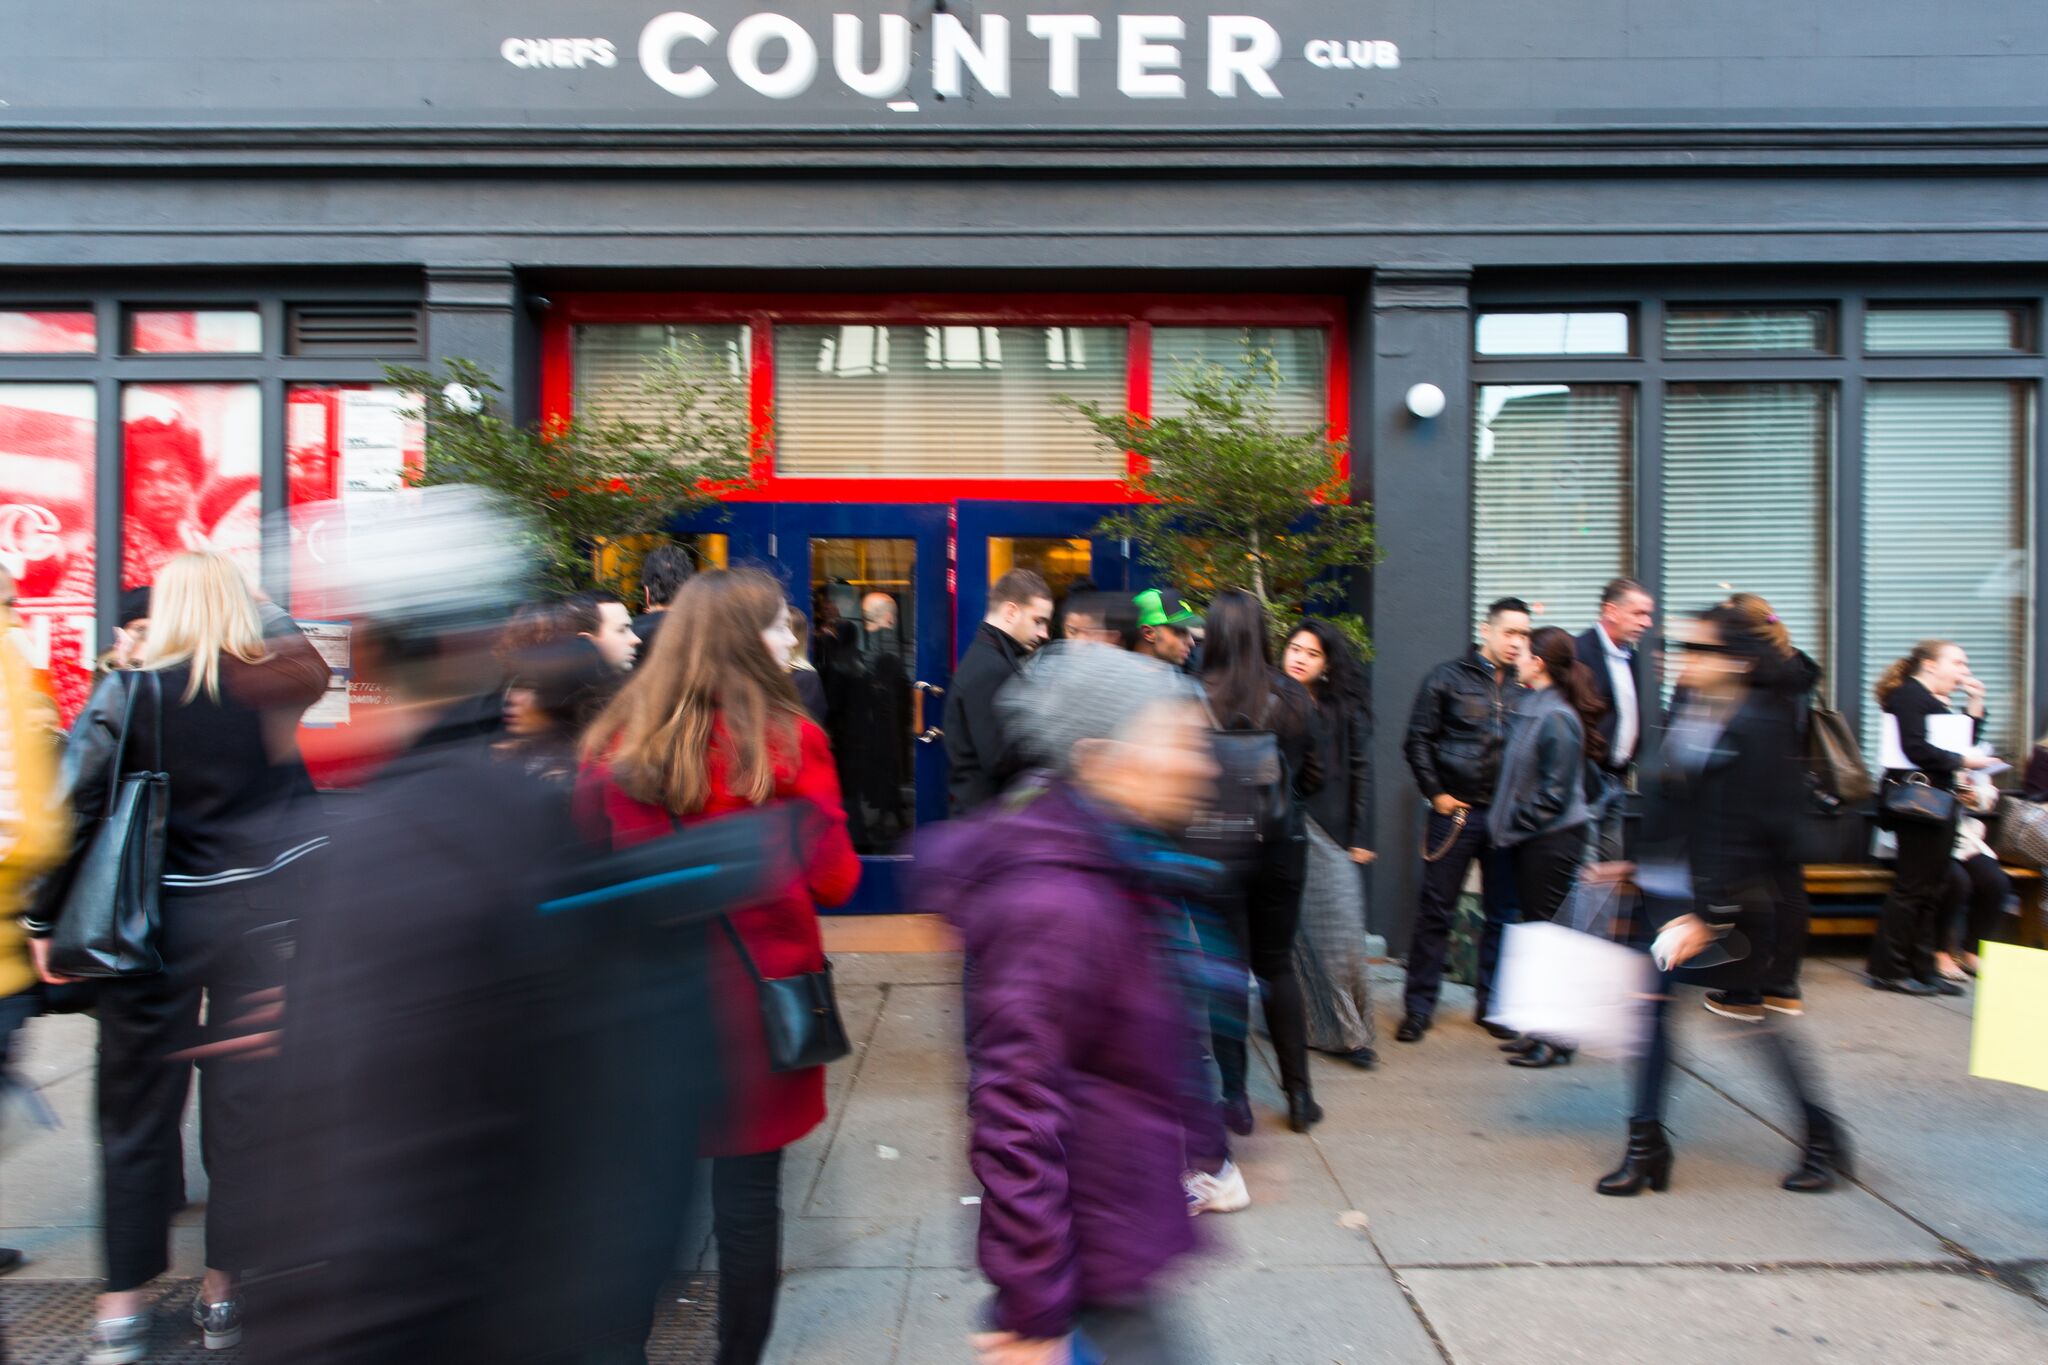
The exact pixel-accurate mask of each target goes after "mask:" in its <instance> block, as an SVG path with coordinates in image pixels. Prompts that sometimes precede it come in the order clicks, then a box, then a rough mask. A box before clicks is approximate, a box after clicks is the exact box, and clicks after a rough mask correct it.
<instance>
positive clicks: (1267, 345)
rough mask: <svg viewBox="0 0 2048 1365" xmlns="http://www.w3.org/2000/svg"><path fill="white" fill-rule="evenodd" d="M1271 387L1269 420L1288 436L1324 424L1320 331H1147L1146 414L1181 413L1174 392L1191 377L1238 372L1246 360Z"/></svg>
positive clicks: (1324, 360)
mask: <svg viewBox="0 0 2048 1365" xmlns="http://www.w3.org/2000/svg"><path fill="white" fill-rule="evenodd" d="M1248 358H1249V361H1250V363H1251V364H1252V365H1254V366H1257V367H1259V368H1261V369H1264V368H1266V367H1268V366H1270V370H1269V371H1268V374H1269V375H1270V376H1271V378H1272V379H1273V380H1275V381H1277V382H1276V383H1275V386H1274V388H1273V391H1272V392H1273V414H1274V416H1275V417H1277V418H1278V419H1279V421H1280V423H1281V425H1282V426H1283V427H1284V428H1286V429H1289V430H1307V429H1308V428H1310V427H1320V426H1325V425H1327V424H1328V423H1329V420H1330V398H1329V364H1330V339H1329V335H1328V334H1327V333H1326V332H1324V331H1323V329H1322V328H1320V327H1155V328H1153V329H1152V375H1153V380H1152V411H1153V413H1154V414H1155V415H1163V416H1176V415H1179V414H1180V413H1183V412H1185V411H1186V410H1187V400H1186V399H1184V398H1182V397H1181V396H1180V394H1179V393H1178V392H1177V385H1179V384H1181V383H1182V382H1184V380H1185V379H1186V377H1188V376H1189V374H1190V372H1192V371H1200V370H1203V369H1213V368H1221V369H1223V370H1226V371H1229V372H1231V373H1238V372H1241V371H1243V369H1244V368H1245V366H1246V363H1247V359H1248Z"/></svg>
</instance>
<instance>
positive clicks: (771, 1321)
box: [711, 1150, 782, 1365]
mask: <svg viewBox="0 0 2048 1365" xmlns="http://www.w3.org/2000/svg"><path fill="white" fill-rule="evenodd" d="M711 1228H712V1235H713V1236H714V1237H715V1238H716V1240H717V1242H718V1365H755V1362H756V1361H758V1360H760V1359H761V1356H762V1353H763V1352H764V1351H766V1350H767V1347H768V1334H769V1332H771V1331H772V1330H774V1327H775V1296H776V1294H777V1293H778V1292H780V1290H781V1285H782V1152H781V1151H780V1150H776V1151H773V1152H756V1153H754V1154H752V1155H750V1156H721V1157H714V1158H713V1159H712V1162H711Z"/></svg>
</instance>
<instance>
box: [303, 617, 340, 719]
mask: <svg viewBox="0 0 2048 1365" xmlns="http://www.w3.org/2000/svg"><path fill="white" fill-rule="evenodd" d="M298 625H299V629H300V631H302V632H303V633H304V634H305V637H306V639H307V640H308V641H310V642H311V643H312V646H313V648H314V650H315V651H316V652H317V653H318V654H319V655H320V658H321V660H322V662H324V663H325V664H326V665H327V667H328V669H329V672H328V676H327V691H326V692H325V693H323V694H322V695H321V697H320V700H318V701H316V702H314V703H313V704H312V705H311V706H309V707H307V708H306V714H305V715H303V716H301V717H300V718H299V724H301V725H313V726H319V727H322V728H325V727H327V726H331V725H346V724H348V720H349V684H350V682H351V680H352V677H353V673H354V670H353V668H352V667H351V666H350V660H349V653H350V649H349V645H350V640H349V631H350V627H349V623H348V622H346V621H301V622H299V623H298Z"/></svg>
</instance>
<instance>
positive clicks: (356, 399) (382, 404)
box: [341, 389, 409, 500]
mask: <svg viewBox="0 0 2048 1365" xmlns="http://www.w3.org/2000/svg"><path fill="white" fill-rule="evenodd" d="M408 406H409V404H408V403H407V400H406V397H405V395H404V394H402V393H398V392H396V391H395V390H392V389H367V390H366V389H344V390H342V394H341V496H342V498H343V499H344V500H346V499H348V498H351V497H365V496H375V495H377V494H380V493H396V492H398V491H399V489H400V488H402V487H404V484H405V444H404V434H405V433H404V422H403V420H402V416H401V414H403V413H404V412H405V411H406V409H407V407H408Z"/></svg>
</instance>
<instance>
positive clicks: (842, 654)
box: [762, 503, 952, 913]
mask: <svg viewBox="0 0 2048 1365" xmlns="http://www.w3.org/2000/svg"><path fill="white" fill-rule="evenodd" d="M765 520H766V527H765V539H766V542H767V543H766V545H765V546H763V547H762V548H763V549H765V551H766V555H767V557H768V558H769V559H771V560H772V561H774V563H775V564H776V566H777V568H778V570H779V571H780V572H781V574H782V575H783V577H784V581H786V582H787V583H788V584H789V585H790V596H791V598H792V599H793V600H794V601H795V602H796V604H797V605H798V606H799V607H801V608H802V609H803V610H804V611H805V612H806V614H808V615H809V617H810V621H811V632H810V640H811V643H810V657H811V663H812V666H813V667H815V668H816V669H817V670H818V675H819V681H820V682H822V683H823V684H824V692H825V701H826V721H825V730H826V734H827V735H828V736H829V737H830V739H831V741H832V753H833V758H834V759H835V760H836V762H837V763H838V766H839V785H840V789H841V792H842V794H843V796H844V798H845V801H846V815H847V827H848V832H849V833H850V834H851V835H852V836H853V846H854V849H855V851H856V852H858V853H859V854H860V855H861V859H862V862H863V863H864V864H865V867H864V869H863V873H862V878H861V890H860V893H859V895H858V896H857V897H856V899H855V901H854V902H853V903H852V904H851V905H848V906H847V907H845V909H846V910H847V911H849V912H853V913H877V912H886V911H894V910H898V909H901V908H902V904H901V896H900V894H899V890H898V886H897V874H898V873H899V872H900V871H901V870H902V868H903V865H904V864H905V863H907V862H908V860H909V840H910V836H911V835H912V833H913V832H914V831H915V830H916V828H917V827H918V826H919V825H922V824H925V823H928V822H930V821H934V820H940V819H944V818H945V814H946V751H945V746H944V745H943V744H942V743H941V742H940V739H941V732H940V728H939V727H940V720H941V718H942V717H943V716H944V714H945V706H946V700H945V694H946V687H947V685H948V684H949V683H950V681H951V676H952V667H951V660H952V641H951V638H950V636H951V611H950V608H951V605H952V604H951V602H950V600H949V595H948V591H947V586H948V585H947V568H948V564H947V545H946V509H945V507H944V506H938V505H908V506H871V505H864V504H846V503H830V504H812V505H806V504H800V503H783V504H777V505H774V506H772V507H770V508H768V509H767V510H766V518H765Z"/></svg>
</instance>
